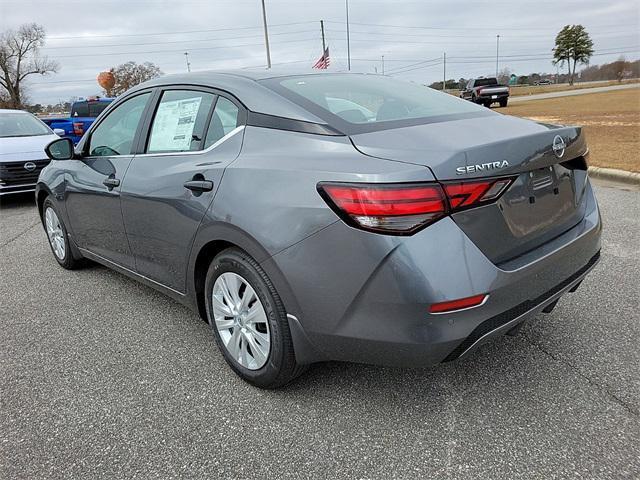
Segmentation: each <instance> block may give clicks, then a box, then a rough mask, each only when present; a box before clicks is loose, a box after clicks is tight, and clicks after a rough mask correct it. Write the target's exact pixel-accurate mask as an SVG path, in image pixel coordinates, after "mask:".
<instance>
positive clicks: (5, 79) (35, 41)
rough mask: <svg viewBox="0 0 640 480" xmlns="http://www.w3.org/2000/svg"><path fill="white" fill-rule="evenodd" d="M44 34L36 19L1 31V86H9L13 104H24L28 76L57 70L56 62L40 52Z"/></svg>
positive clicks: (19, 105) (11, 103) (18, 105)
mask: <svg viewBox="0 0 640 480" xmlns="http://www.w3.org/2000/svg"><path fill="white" fill-rule="evenodd" d="M45 37H46V34H45V31H44V28H43V27H42V26H41V25H38V24H36V23H27V24H24V25H22V26H21V27H20V28H18V30H7V31H5V32H3V33H2V34H1V35H0V86H1V87H2V88H3V89H4V90H6V92H7V94H8V96H9V104H10V106H12V107H13V108H21V107H22V105H23V100H24V91H23V90H24V89H23V88H22V87H23V84H22V82H23V80H24V79H25V78H27V77H28V76H29V75H35V74H39V75H46V74H47V73H51V72H56V71H57V70H58V64H57V63H56V62H52V61H50V60H48V59H47V57H42V56H40V55H39V50H40V48H41V47H42V46H44V41H45Z"/></svg>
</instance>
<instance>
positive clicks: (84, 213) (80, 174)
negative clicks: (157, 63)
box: [65, 92, 151, 270]
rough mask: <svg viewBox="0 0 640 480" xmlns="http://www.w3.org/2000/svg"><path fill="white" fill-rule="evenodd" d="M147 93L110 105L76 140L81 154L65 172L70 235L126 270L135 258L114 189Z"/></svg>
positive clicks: (118, 185)
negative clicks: (87, 134) (85, 137)
mask: <svg viewBox="0 0 640 480" xmlns="http://www.w3.org/2000/svg"><path fill="white" fill-rule="evenodd" d="M150 97H151V93H149V92H146V93H142V94H140V95H137V96H135V97H132V98H130V99H128V100H126V101H124V102H122V103H121V104H120V105H118V106H116V107H115V108H114V109H113V110H112V111H111V112H110V113H109V114H108V115H107V117H105V118H104V119H103V120H101V121H100V123H99V124H97V125H96V127H95V128H94V129H93V130H92V131H91V133H90V137H89V139H88V140H87V141H86V143H84V144H83V145H82V148H83V150H84V151H85V152H86V156H84V157H83V158H81V159H79V160H70V162H74V165H73V166H72V168H70V169H69V173H68V174H67V175H66V178H65V180H66V192H67V199H66V207H67V212H68V215H69V222H70V224H71V231H72V234H71V236H72V238H73V240H74V241H75V242H76V244H77V245H78V246H79V247H80V248H82V249H85V250H88V251H89V252H91V253H93V254H96V255H99V256H100V257H103V258H105V259H107V260H110V261H112V262H115V263H117V264H118V265H122V266H124V267H126V268H129V269H131V270H134V269H135V262H134V258H133V255H132V254H131V250H130V248H129V244H128V242H127V237H126V235H125V231H124V223H123V220H122V209H121V205H120V192H121V188H122V182H123V180H124V176H125V174H126V172H127V169H128V168H129V164H130V163H131V160H132V158H133V154H132V152H133V148H134V144H135V141H136V139H137V132H138V129H139V125H140V123H141V122H140V120H141V119H142V117H143V113H144V111H145V107H146V106H147V103H148V102H149V99H150Z"/></svg>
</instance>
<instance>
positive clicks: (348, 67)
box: [345, 0, 351, 71]
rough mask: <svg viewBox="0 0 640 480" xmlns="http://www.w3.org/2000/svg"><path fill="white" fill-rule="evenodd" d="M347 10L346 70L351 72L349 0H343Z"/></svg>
mask: <svg viewBox="0 0 640 480" xmlns="http://www.w3.org/2000/svg"><path fill="white" fill-rule="evenodd" d="M345 8H346V10H347V70H349V71H350V70H351V39H350V38H349V0H345Z"/></svg>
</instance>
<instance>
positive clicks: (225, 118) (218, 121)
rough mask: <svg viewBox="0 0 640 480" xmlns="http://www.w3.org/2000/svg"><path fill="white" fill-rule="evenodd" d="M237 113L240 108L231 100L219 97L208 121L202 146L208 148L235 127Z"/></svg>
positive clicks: (236, 124)
mask: <svg viewBox="0 0 640 480" xmlns="http://www.w3.org/2000/svg"><path fill="white" fill-rule="evenodd" d="M239 113H240V110H239V109H238V107H237V106H236V105H235V104H234V103H233V102H232V101H231V100H229V99H227V98H224V97H219V98H218V101H217V102H216V108H215V110H214V111H213V116H212V117H211V122H210V123H209V130H208V131H207V138H206V140H205V142H204V148H209V147H210V146H211V145H213V144H214V143H216V142H217V141H218V140H220V139H221V138H222V137H224V136H225V135H227V134H228V133H229V132H231V131H232V130H233V129H234V128H236V127H237V126H238V116H239Z"/></svg>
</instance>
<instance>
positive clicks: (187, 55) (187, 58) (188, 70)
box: [184, 52, 191, 73]
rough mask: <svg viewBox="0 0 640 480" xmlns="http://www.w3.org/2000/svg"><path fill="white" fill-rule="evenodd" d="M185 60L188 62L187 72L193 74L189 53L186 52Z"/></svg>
mask: <svg viewBox="0 0 640 480" xmlns="http://www.w3.org/2000/svg"><path fill="white" fill-rule="evenodd" d="M184 59H185V60H186V61H187V72H189V73H191V64H190V63H189V52H184Z"/></svg>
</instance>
